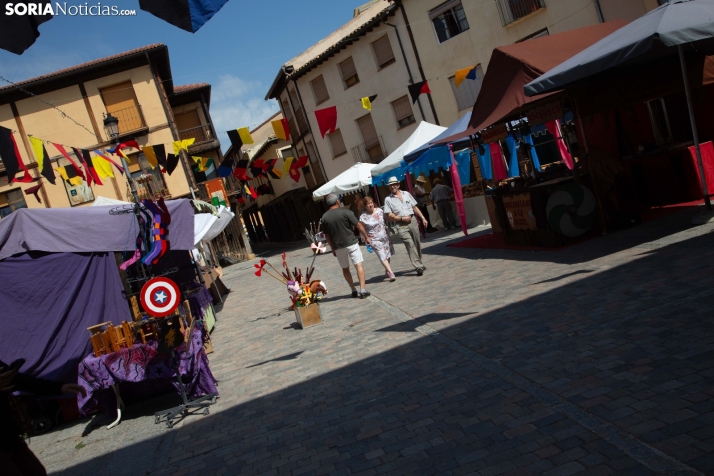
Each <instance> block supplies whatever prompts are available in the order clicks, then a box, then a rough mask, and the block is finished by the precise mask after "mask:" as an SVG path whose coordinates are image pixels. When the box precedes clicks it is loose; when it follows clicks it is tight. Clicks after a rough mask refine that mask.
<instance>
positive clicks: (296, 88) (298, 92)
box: [288, 79, 330, 182]
mask: <svg viewBox="0 0 714 476" xmlns="http://www.w3.org/2000/svg"><path fill="white" fill-rule="evenodd" d="M291 81H292V82H293V86H295V92H296V93H297V96H298V101H300V109H301V110H302V113H303V116H304V117H305V122H307V129H308V130H309V131H310V137H311V138H312V148H313V149H315V153H316V154H317V162H318V163H319V164H320V168H321V169H322V176H323V177H325V182H328V181H329V180H330V179H329V178H327V172H326V171H325V164H323V163H322V157H321V156H320V150H319V149H318V147H317V140H316V139H315V134H313V133H312V124H310V118H309V117H307V111H306V110H305V104H303V102H302V94H300V88H298V85H297V81H295V80H294V79H291ZM288 100H289V101H290V106H291V107H292V108H293V113H294V112H295V106H293V100H292V98H291V97H290V91H288ZM295 121H297V118H295ZM303 142H305V138H304V137H303ZM305 151H306V152H307V144H306V145H305Z"/></svg>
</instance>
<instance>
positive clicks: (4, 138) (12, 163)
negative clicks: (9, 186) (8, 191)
mask: <svg viewBox="0 0 714 476" xmlns="http://www.w3.org/2000/svg"><path fill="white" fill-rule="evenodd" d="M0 158H1V159H2V162H3V164H4V165H5V170H6V171H7V181H8V183H10V182H23V183H29V182H32V175H30V172H29V171H28V170H27V167H25V164H24V163H23V162H22V156H21V155H20V151H19V149H18V148H17V143H16V142H15V137H14V136H13V135H12V131H11V130H10V129H7V128H5V127H0ZM18 169H22V170H24V171H25V175H24V176H23V177H22V178H21V179H17V178H15V174H16V173H17V170H18Z"/></svg>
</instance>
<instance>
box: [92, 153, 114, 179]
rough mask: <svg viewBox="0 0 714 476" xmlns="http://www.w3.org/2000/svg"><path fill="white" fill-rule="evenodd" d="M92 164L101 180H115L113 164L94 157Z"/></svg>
mask: <svg viewBox="0 0 714 476" xmlns="http://www.w3.org/2000/svg"><path fill="white" fill-rule="evenodd" d="M92 164H94V168H95V169H96V170H97V173H98V174H99V178H100V179H102V180H104V179H106V178H107V177H112V178H114V172H113V171H112V164H110V163H109V162H108V161H107V160H105V159H103V158H102V157H99V156H95V157H92Z"/></svg>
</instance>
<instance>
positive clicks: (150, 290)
mask: <svg viewBox="0 0 714 476" xmlns="http://www.w3.org/2000/svg"><path fill="white" fill-rule="evenodd" d="M180 295H181V292H180V291H179V288H178V286H177V285H176V283H174V282H173V281H171V280H170V279H168V278H163V277H161V278H153V279H151V280H149V281H147V282H146V284H144V287H143V288H141V305H142V306H144V310H145V311H146V312H147V313H149V314H151V315H152V316H154V317H164V316H168V315H169V314H171V313H173V312H174V311H175V310H176V309H177V308H178V305H179V296H180Z"/></svg>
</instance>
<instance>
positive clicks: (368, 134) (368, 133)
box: [357, 114, 377, 143]
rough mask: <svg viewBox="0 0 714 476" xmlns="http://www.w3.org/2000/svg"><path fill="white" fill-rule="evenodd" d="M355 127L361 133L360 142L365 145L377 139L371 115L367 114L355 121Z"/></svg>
mask: <svg viewBox="0 0 714 476" xmlns="http://www.w3.org/2000/svg"><path fill="white" fill-rule="evenodd" d="M357 125H358V126H359V130H360V132H361V133H362V140H363V141H364V142H365V143H371V142H373V141H374V140H376V139H377V129H376V128H375V127H374V121H373V120H372V115H371V114H367V115H366V116H362V117H360V118H359V119H357Z"/></svg>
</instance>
